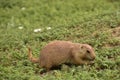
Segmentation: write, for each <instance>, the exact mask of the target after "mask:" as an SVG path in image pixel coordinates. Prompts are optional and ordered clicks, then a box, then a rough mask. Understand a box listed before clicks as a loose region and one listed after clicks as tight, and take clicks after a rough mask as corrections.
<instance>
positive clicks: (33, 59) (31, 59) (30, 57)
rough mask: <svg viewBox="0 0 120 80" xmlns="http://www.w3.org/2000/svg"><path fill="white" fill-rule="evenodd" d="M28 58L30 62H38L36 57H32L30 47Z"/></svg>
mask: <svg viewBox="0 0 120 80" xmlns="http://www.w3.org/2000/svg"><path fill="white" fill-rule="evenodd" d="M28 58H29V59H30V61H31V62H33V63H38V62H39V59H38V58H34V57H33V56H32V51H31V49H30V48H28Z"/></svg>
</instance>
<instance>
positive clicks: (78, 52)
mask: <svg viewBox="0 0 120 80" xmlns="http://www.w3.org/2000/svg"><path fill="white" fill-rule="evenodd" d="M72 53H73V54H74V55H75V56H77V57H79V58H80V59H82V60H88V61H93V60H94V59H95V56H96V55H95V52H94V49H93V48H92V47H91V46H90V45H88V44H76V46H75V47H74V48H73V51H72Z"/></svg>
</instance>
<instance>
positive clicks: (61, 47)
mask: <svg viewBox="0 0 120 80" xmlns="http://www.w3.org/2000/svg"><path fill="white" fill-rule="evenodd" d="M28 56H29V59H30V60H31V61H32V62H34V63H39V64H40V66H41V67H42V68H46V69H47V70H49V69H50V68H51V67H53V66H57V65H60V64H63V63H72V64H78V65H79V64H91V61H93V60H94V59H95V53H94V50H93V48H92V47H91V46H90V45H88V44H79V43H72V42H69V41H53V42H50V43H49V44H47V45H46V46H45V47H44V48H43V49H42V50H41V52H40V56H39V58H38V59H37V58H34V57H32V52H31V50H30V48H29V52H28Z"/></svg>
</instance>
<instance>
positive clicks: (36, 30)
mask: <svg viewBox="0 0 120 80" xmlns="http://www.w3.org/2000/svg"><path fill="white" fill-rule="evenodd" d="M41 31H42V29H40V28H39V29H34V32H41Z"/></svg>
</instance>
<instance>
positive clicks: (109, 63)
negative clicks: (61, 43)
mask: <svg viewBox="0 0 120 80" xmlns="http://www.w3.org/2000/svg"><path fill="white" fill-rule="evenodd" d="M19 27H22V28H23V29H19ZM48 27H51V29H50V30H47V28H48ZM39 28H40V29H41V31H40V32H34V29H39ZM53 40H69V41H72V42H78V43H87V44H90V45H92V46H93V47H94V49H95V53H96V55H97V57H96V60H95V64H94V65H92V66H90V65H84V66H77V67H76V66H75V65H72V66H71V67H70V66H67V65H65V66H64V65H63V66H62V68H61V69H60V70H53V71H52V73H47V74H45V75H43V76H40V72H41V70H42V69H40V68H38V67H37V64H33V63H31V62H30V61H29V60H28V58H27V46H28V45H29V46H30V47H31V48H32V50H33V55H34V56H36V57H37V56H38V55H39V51H40V50H41V48H42V47H43V46H45V45H46V44H47V43H48V42H50V41H53ZM66 66H67V67H66ZM18 79H19V80H119V79H120V0H86V1H84V0H76V1H75V0H21V1H20V0H14V1H13V0H0V80H18Z"/></svg>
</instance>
